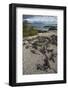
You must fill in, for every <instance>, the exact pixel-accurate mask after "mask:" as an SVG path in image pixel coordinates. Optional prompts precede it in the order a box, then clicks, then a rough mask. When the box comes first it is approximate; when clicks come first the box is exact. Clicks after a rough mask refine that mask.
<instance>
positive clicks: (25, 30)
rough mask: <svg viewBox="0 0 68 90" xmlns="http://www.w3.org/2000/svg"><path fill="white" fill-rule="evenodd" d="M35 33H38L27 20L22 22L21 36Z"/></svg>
mask: <svg viewBox="0 0 68 90" xmlns="http://www.w3.org/2000/svg"><path fill="white" fill-rule="evenodd" d="M37 34H38V31H37V30H36V29H35V28H34V27H33V26H32V25H31V24H30V23H27V21H24V22H23V36H24V37H28V36H34V35H37Z"/></svg>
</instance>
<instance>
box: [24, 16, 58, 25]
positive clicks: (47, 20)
mask: <svg viewBox="0 0 68 90" xmlns="http://www.w3.org/2000/svg"><path fill="white" fill-rule="evenodd" d="M23 19H24V20H27V21H28V22H31V23H33V22H41V23H52V24H57V17H56V16H39V15H23Z"/></svg>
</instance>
